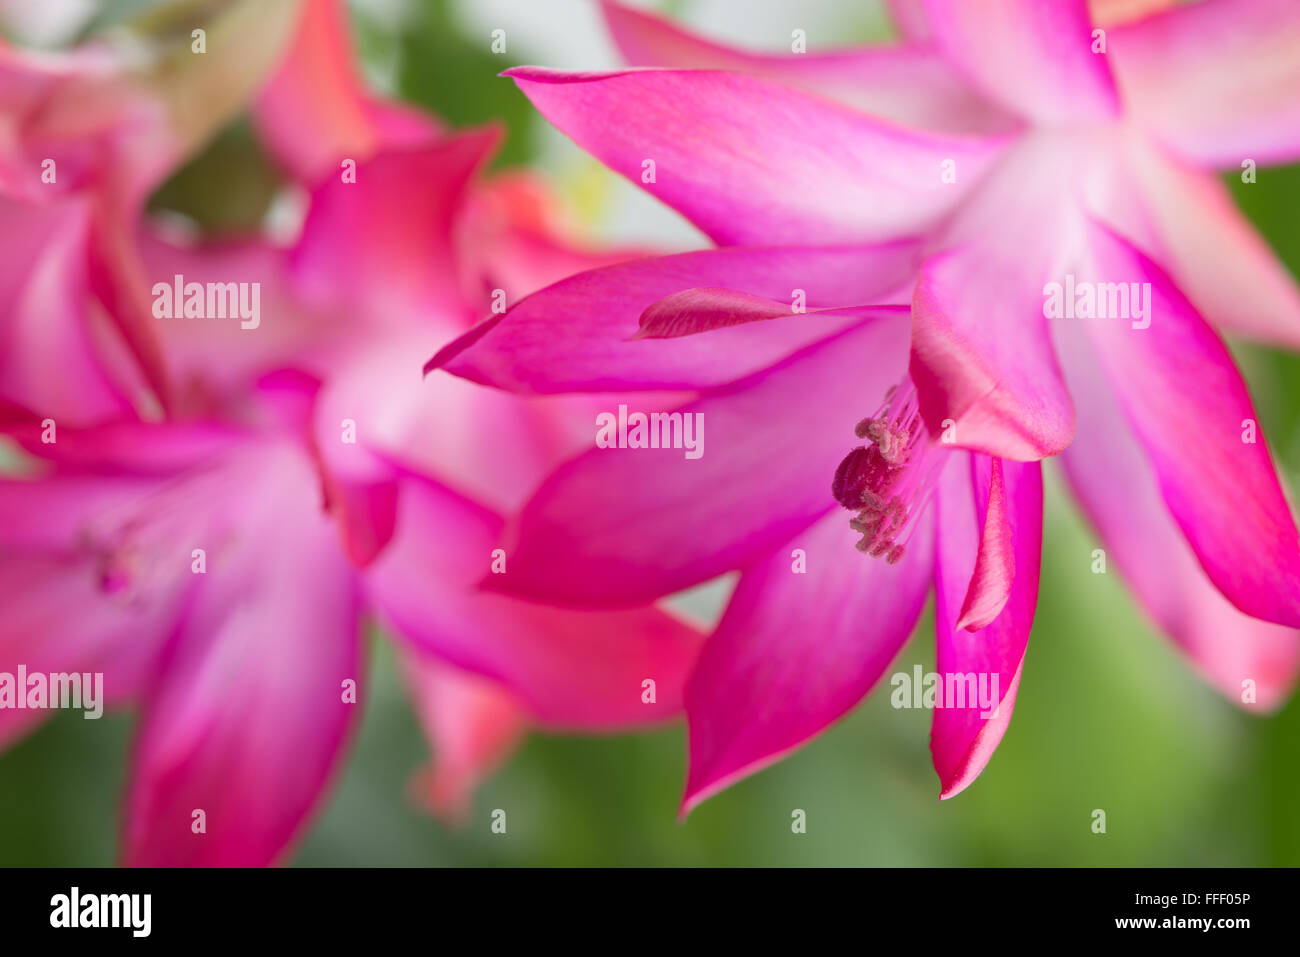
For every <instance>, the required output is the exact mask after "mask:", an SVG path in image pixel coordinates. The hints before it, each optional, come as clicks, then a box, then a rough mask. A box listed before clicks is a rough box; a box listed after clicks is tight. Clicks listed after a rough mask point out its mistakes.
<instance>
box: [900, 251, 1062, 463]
mask: <svg viewBox="0 0 1300 957" xmlns="http://www.w3.org/2000/svg"><path fill="white" fill-rule="evenodd" d="M1042 281H1043V280H1042V277H1041V276H1040V275H1038V274H1036V273H1034V272H1033V271H1031V270H1030V269H1028V268H1025V270H1024V271H1023V274H1017V272H1016V271H1015V270H1014V269H1011V268H1008V267H1007V266H1005V264H1003V263H1002V262H1000V261H999V260H998V259H996V258H994V257H992V256H989V255H986V254H985V251H984V250H983V249H982V248H981V247H971V248H965V249H956V250H952V251H949V252H946V253H941V254H939V255H937V256H934V257H932V258H930V259H928V260H926V262H925V264H924V265H923V266H922V269H921V277H920V279H919V280H918V282H917V285H916V292H915V295H914V297H913V300H912V359H911V373H912V380H913V381H914V382H915V383H916V388H917V392H918V394H919V396H920V404H921V414H922V416H923V417H924V418H925V424H926V426H927V427H928V428H929V429H930V431H931V433H932V434H934V435H940V434H942V433H943V432H944V431H945V430H948V429H949V427H950V426H951V431H950V433H949V434H950V435H951V436H952V438H953V440H954V444H956V445H957V446H959V447H961V448H968V449H973V450H976V451H981V452H987V453H989V454H992V455H999V456H1002V457H1005V458H1009V459H1015V460H1019V461H1027V460H1032V459H1039V458H1044V457H1046V456H1049V455H1056V454H1057V453H1059V452H1060V451H1061V450H1062V449H1063V448H1065V447H1066V445H1068V444H1069V441H1070V436H1071V434H1072V433H1073V430H1074V409H1073V407H1072V406H1071V405H1070V396H1069V393H1068V392H1067V391H1066V389H1065V384H1064V383H1063V382H1062V381H1061V372H1060V367H1059V366H1058V365H1057V361H1056V356H1055V354H1054V352H1053V350H1052V342H1051V338H1050V336H1049V334H1048V330H1047V322H1046V320H1045V319H1044V318H1043V297H1042V293H1041V289H1042Z"/></svg>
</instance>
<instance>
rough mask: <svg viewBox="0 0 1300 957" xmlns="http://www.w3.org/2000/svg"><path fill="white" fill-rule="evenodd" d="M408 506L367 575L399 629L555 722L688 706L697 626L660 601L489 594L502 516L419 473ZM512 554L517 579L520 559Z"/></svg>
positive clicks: (604, 724)
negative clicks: (586, 604) (567, 603)
mask: <svg viewBox="0 0 1300 957" xmlns="http://www.w3.org/2000/svg"><path fill="white" fill-rule="evenodd" d="M398 514H399V516H400V521H399V524H398V529H397V535H396V536H395V537H394V539H393V541H392V543H391V544H390V545H389V547H388V549H387V550H386V551H385V552H384V553H383V554H382V555H381V556H380V557H379V559H378V560H377V561H375V562H374V563H373V564H372V565H370V566H369V567H368V568H367V569H366V573H365V582H366V587H367V591H368V594H369V595H370V597H371V599H372V600H373V602H374V603H375V605H376V606H377V607H378V609H379V611H380V613H381V616H382V618H383V619H384V620H385V621H386V622H387V623H388V624H389V625H390V626H391V627H392V629H393V630H394V631H395V632H396V633H397V634H398V635H399V636H400V637H402V638H404V639H405V640H407V641H409V642H411V643H412V644H413V645H414V646H415V647H417V648H419V649H421V650H422V651H423V652H425V653H432V654H435V655H437V656H438V657H440V658H442V659H444V660H446V661H448V662H450V663H452V664H454V665H456V666H457V667H459V668H462V669H464V670H466V671H472V672H475V673H477V674H480V675H483V676H485V677H488V678H491V679H493V680H494V681H496V682H498V683H499V684H500V685H502V686H503V687H504V688H506V689H507V690H508V691H509V692H510V693H511V694H512V695H513V696H514V697H515V698H516V699H517V700H518V701H519V702H520V703H521V704H523V705H524V706H526V707H527V709H528V712H529V714H530V715H531V716H532V717H533V718H535V719H536V720H537V721H539V722H541V723H543V724H546V725H549V726H551V727H555V728H561V729H574V728H579V729H584V730H611V729H615V728H622V727H628V726H638V725H644V724H651V723H655V722H659V721H662V720H664V719H665V718H668V717H671V716H672V715H674V714H675V713H676V712H677V711H678V710H679V709H680V707H681V689H682V686H683V684H684V683H685V679H686V675H687V673H688V672H689V670H690V667H691V665H692V664H693V663H694V661H695V656H696V653H697V651H698V649H699V643H700V640H701V635H700V634H699V632H698V630H697V629H695V628H694V627H692V626H690V625H688V624H685V623H683V622H682V621H680V620H678V619H677V618H675V617H673V616H671V615H668V614H666V613H664V612H661V611H659V610H657V609H654V608H637V609H631V610H628V611H614V612H574V611H564V610H560V609H555V608H547V607H544V606H542V605H536V604H532V603H529V602H523V601H516V600H514V599H510V598H503V597H501V596H498V595H492V594H487V593H485V592H482V591H480V590H479V589H478V588H477V587H476V585H477V582H478V580H479V579H481V578H482V577H483V575H484V574H490V572H489V569H491V567H492V565H493V563H494V561H495V560H496V558H495V557H494V555H493V549H494V548H495V547H497V546H498V545H499V544H500V527H501V520H500V519H499V518H498V517H497V516H496V515H494V514H493V513H491V512H489V511H486V510H484V509H482V508H479V507H477V506H475V505H474V504H473V503H472V502H469V501H467V500H466V499H464V498H462V497H460V496H457V495H455V494H454V493H451V492H449V491H447V490H445V489H443V488H440V487H439V486H436V485H434V484H432V483H429V482H425V481H422V480H419V479H411V480H408V481H406V482H404V483H403V487H402V496H401V499H400V501H399V506H398ZM503 560H504V561H505V569H506V571H505V572H504V573H502V576H501V577H506V578H508V577H509V576H510V575H512V574H514V570H513V569H514V565H513V563H514V561H515V558H514V556H513V555H511V554H509V553H506V555H505V556H504V559H503ZM647 681H652V682H654V686H653V687H654V691H655V693H654V696H653V697H654V700H653V701H650V700H647V699H646V697H645V696H646V692H647V686H646V685H645V682H647Z"/></svg>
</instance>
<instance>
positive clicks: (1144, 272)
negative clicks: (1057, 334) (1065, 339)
mask: <svg viewBox="0 0 1300 957" xmlns="http://www.w3.org/2000/svg"><path fill="white" fill-rule="evenodd" d="M1090 246H1091V252H1092V259H1093V266H1092V269H1091V273H1090V274H1085V275H1081V276H1080V277H1079V279H1080V280H1086V281H1093V282H1100V281H1105V282H1112V283H1113V282H1121V283H1143V284H1147V283H1149V285H1150V289H1149V295H1145V296H1144V298H1145V299H1146V300H1147V302H1146V316H1147V318H1148V319H1149V321H1150V324H1149V327H1147V328H1141V325H1142V322H1145V321H1146V320H1142V322H1140V321H1139V320H1137V319H1133V320H1128V319H1076V320H1065V319H1063V320H1057V322H1058V324H1068V323H1071V322H1077V323H1080V324H1081V325H1082V326H1083V328H1084V329H1085V330H1086V332H1087V334H1088V335H1089V338H1090V340H1091V341H1092V342H1093V343H1094V344H1095V346H1096V348H1097V351H1098V355H1099V357H1100V361H1101V365H1102V368H1103V369H1104V370H1105V373H1106V378H1107V381H1108V382H1109V383H1110V387H1111V388H1112V389H1113V390H1115V392H1116V393H1117V395H1118V396H1119V399H1120V403H1121V405H1122V406H1123V409H1124V413H1125V416H1126V418H1127V419H1128V421H1129V423H1130V425H1131V427H1132V428H1133V431H1134V433H1135V434H1136V435H1137V437H1138V439H1139V441H1140V442H1141V444H1142V445H1143V447H1144V448H1145V449H1146V452H1147V454H1148V456H1149V457H1150V460H1151V464H1152V466H1153V468H1154V470H1155V473H1156V475H1157V476H1158V479H1159V483H1160V488H1161V491H1162V493H1163V495H1164V498H1165V501H1166V502H1167V503H1168V505H1169V510H1170V512H1171V513H1172V514H1173V516H1174V519H1175V520H1176V521H1177V522H1178V525H1179V526H1180V527H1181V528H1182V530H1183V532H1184V533H1185V534H1186V535H1187V538H1188V541H1189V542H1190V543H1191V545H1192V548H1193V550H1194V551H1195V552H1196V554H1197V557H1198V558H1199V559H1200V561H1201V563H1202V565H1204V567H1205V570H1206V572H1207V573H1208V574H1209V576H1210V578H1211V580H1212V581H1214V583H1215V584H1216V585H1217V586H1218V587H1219V589H1220V590H1221V591H1222V592H1223V593H1224V595H1225V596H1227V598H1228V599H1229V600H1230V601H1231V602H1232V603H1233V604H1234V605H1236V606H1237V607H1238V608H1240V609H1241V610H1242V611H1244V612H1246V613H1247V614H1249V615H1252V616H1254V617H1256V618H1262V619H1264V620H1266V621H1274V622H1277V623H1279V624H1286V625H1291V626H1292V627H1295V626H1297V625H1300V535H1298V534H1297V531H1296V526H1295V522H1294V521H1293V519H1292V517H1291V512H1290V509H1289V508H1288V506H1287V503H1286V499H1285V497H1284V496H1283V494H1282V489H1281V487H1280V486H1279V484H1278V479H1277V473H1276V471H1275V470H1274V467H1273V462H1272V459H1271V458H1270V456H1269V451H1268V445H1267V443H1266V442H1265V441H1264V436H1263V433H1262V430H1261V429H1260V428H1259V426H1258V424H1257V423H1258V421H1259V419H1258V416H1257V415H1256V413H1255V410H1254V407H1253V405H1252V404H1251V401H1250V395H1249V394H1248V393H1247V391H1246V386H1245V383H1244V382H1243V381H1242V379H1241V375H1240V373H1238V371H1237V368H1236V366H1235V365H1234V364H1233V361H1232V357H1231V356H1230V355H1229V354H1228V351H1227V349H1225V348H1224V345H1223V343H1222V341H1221V340H1220V339H1219V338H1218V336H1217V335H1215V333H1214V331H1213V330H1212V329H1211V328H1210V327H1209V326H1208V325H1207V324H1206V323H1205V321H1204V320H1203V319H1202V318H1201V317H1200V316H1199V315H1197V314H1196V311H1195V310H1194V309H1193V308H1192V306H1191V305H1190V304H1189V303H1188V302H1187V300H1186V299H1184V298H1183V296H1182V294H1181V293H1180V292H1179V291H1178V289H1177V288H1176V287H1175V286H1174V285H1173V283H1171V282H1170V280H1169V278H1168V277H1167V276H1166V275H1165V274H1164V273H1163V272H1161V271H1160V269H1159V268H1158V267H1157V266H1156V265H1155V264H1154V263H1152V262H1151V261H1150V260H1149V259H1147V258H1146V257H1145V256H1143V255H1142V254H1141V253H1140V252H1138V251H1137V250H1136V249H1135V248H1134V247H1133V246H1132V245H1131V244H1129V243H1128V242H1126V241H1125V240H1123V239H1122V238H1120V237H1119V236H1117V235H1116V234H1114V233H1112V232H1110V231H1109V230H1106V229H1104V228H1102V227H1093V229H1092V232H1091V239H1090ZM1135 326H1136V328H1135ZM1063 330H1064V331H1065V332H1068V331H1069V329H1068V327H1066V326H1063ZM1252 428H1253V430H1254V433H1253V434H1254V436H1255V441H1253V442H1251V441H1248V438H1249V436H1250V434H1251V433H1250V431H1249V430H1251V429H1252Z"/></svg>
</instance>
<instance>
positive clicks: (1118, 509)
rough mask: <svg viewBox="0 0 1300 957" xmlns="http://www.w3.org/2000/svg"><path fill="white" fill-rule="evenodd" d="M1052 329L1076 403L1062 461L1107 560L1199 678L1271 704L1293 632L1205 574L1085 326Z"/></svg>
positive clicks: (1291, 667) (1285, 672)
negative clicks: (1256, 613) (1248, 608)
mask: <svg viewBox="0 0 1300 957" xmlns="http://www.w3.org/2000/svg"><path fill="white" fill-rule="evenodd" d="M1154 328H1155V327H1154V325H1153V326H1152V329H1148V330H1146V332H1144V333H1138V334H1140V335H1145V334H1146V333H1147V332H1151V331H1152V330H1153V329H1154ZM1059 331H1060V332H1061V333H1062V344H1063V348H1062V356H1063V357H1064V359H1063V361H1064V363H1065V367H1066V373H1067V375H1068V377H1069V381H1070V385H1071V388H1072V389H1073V390H1074V394H1075V396H1076V397H1077V399H1078V408H1079V427H1078V432H1077V433H1076V435H1075V439H1074V442H1073V443H1071V445H1070V447H1069V448H1068V449H1066V451H1065V453H1064V454H1063V455H1062V456H1061V464H1062V465H1063V466H1064V468H1065V474H1066V477H1067V478H1068V479H1069V482H1070V486H1071V488H1072V490H1073V492H1074V494H1075V497H1076V498H1078V500H1079V503H1080V505H1082V507H1083V510H1084V511H1085V513H1086V514H1087V515H1088V517H1089V518H1090V519H1091V520H1092V524H1093V526H1094V527H1095V528H1096V530H1097V533H1098V534H1099V535H1100V537H1101V544H1102V545H1103V546H1104V547H1105V554H1106V560H1107V563H1108V565H1111V564H1113V566H1114V567H1116V568H1118V569H1119V571H1120V572H1121V573H1122V574H1123V576H1124V579H1125V581H1127V582H1128V584H1129V585H1130V587H1132V589H1133V591H1134V592H1135V593H1136V595H1137V599H1138V602H1139V603H1140V604H1141V606H1142V608H1143V609H1145V611H1146V613H1147V614H1148V615H1149V616H1150V617H1151V619H1152V620H1153V621H1154V622H1155V623H1156V625H1158V626H1159V627H1160V628H1161V629H1163V630H1164V632H1165V633H1166V634H1168V635H1169V637H1170V638H1172V639H1173V641H1174V642H1175V643H1176V644H1177V645H1178V646H1179V648H1181V649H1182V651H1183V652H1184V654H1186V655H1187V656H1188V658H1190V659H1191V662H1192V665H1193V666H1194V667H1195V668H1196V670H1197V671H1198V672H1199V673H1200V674H1202V675H1203V676H1204V677H1205V680H1206V681H1208V682H1209V683H1210V684H1211V685H1213V686H1214V687H1215V688H1217V689H1218V690H1219V691H1221V692H1222V693H1223V694H1225V695H1226V696H1227V697H1228V698H1229V699H1230V700H1232V701H1234V702H1237V703H1239V704H1244V705H1245V706H1248V707H1255V706H1258V707H1260V708H1263V709H1271V708H1275V707H1277V706H1278V705H1280V704H1281V703H1282V702H1283V701H1284V700H1285V698H1286V695H1287V694H1288V692H1289V691H1290V689H1291V687H1292V686H1293V684H1294V682H1295V678H1296V674H1297V671H1298V670H1300V635H1298V634H1297V632H1296V631H1295V630H1293V629H1291V628H1286V627H1283V626H1281V625H1274V624H1270V623H1268V622H1264V621H1260V620H1258V619H1256V618H1251V617H1249V616H1248V615H1245V614H1243V613H1242V612H1240V611H1238V610H1237V609H1236V608H1234V607H1233V606H1232V604H1231V602H1229V601H1228V599H1227V598H1225V597H1224V596H1223V594H1222V593H1220V591H1219V589H1218V588H1217V587H1215V585H1214V584H1213V583H1212V582H1211V581H1210V579H1209V577H1208V576H1207V575H1206V573H1205V570H1204V569H1203V568H1202V567H1201V564H1200V563H1199V562H1198V561H1197V558H1196V553H1195V552H1193V551H1192V548H1191V547H1190V545H1189V544H1188V541H1187V536H1185V535H1184V534H1183V532H1182V530H1181V529H1180V528H1179V527H1178V525H1177V524H1176V523H1175V522H1174V520H1173V517H1172V516H1171V515H1170V513H1169V506H1168V505H1166V503H1165V500H1164V498H1163V497H1162V495H1161V490H1160V484H1159V483H1160V479H1159V476H1158V474H1157V472H1156V470H1155V468H1153V463H1152V461H1151V459H1150V458H1149V456H1148V455H1147V453H1146V451H1145V450H1144V448H1143V447H1142V445H1141V444H1140V443H1139V442H1138V440H1137V437H1136V435H1135V434H1134V429H1133V427H1132V426H1131V425H1130V424H1129V422H1128V421H1127V420H1126V418H1125V415H1124V412H1123V410H1122V409H1121V407H1120V405H1119V402H1118V400H1117V397H1116V396H1115V395H1114V393H1113V392H1112V389H1111V386H1110V383H1109V382H1108V381H1107V380H1106V377H1105V373H1104V372H1103V370H1102V368H1101V367H1100V366H1099V365H1098V363H1097V359H1096V357H1095V356H1093V355H1092V349H1091V348H1090V347H1089V345H1088V343H1087V341H1086V337H1087V333H1086V332H1085V331H1084V330H1082V329H1077V330H1073V331H1072V332H1071V331H1070V330H1065V329H1062V330H1059ZM1067 334H1068V338H1066V337H1065V336H1066V335H1067ZM1245 682H1251V683H1253V686H1254V689H1255V692H1256V695H1255V699H1256V700H1255V701H1254V702H1253V703H1252V702H1249V701H1248V700H1246V701H1243V692H1244V691H1245V690H1246V688H1247V687H1248V686H1247V685H1246V684H1245Z"/></svg>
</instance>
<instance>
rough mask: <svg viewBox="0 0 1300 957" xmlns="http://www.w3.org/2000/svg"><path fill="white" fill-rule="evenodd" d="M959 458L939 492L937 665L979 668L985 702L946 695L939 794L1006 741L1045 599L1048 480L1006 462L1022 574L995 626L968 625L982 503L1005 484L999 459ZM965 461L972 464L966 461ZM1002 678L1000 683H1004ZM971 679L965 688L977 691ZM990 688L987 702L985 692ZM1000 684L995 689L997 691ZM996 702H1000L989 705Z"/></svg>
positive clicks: (948, 671) (935, 731) (1033, 467)
mask: <svg viewBox="0 0 1300 957" xmlns="http://www.w3.org/2000/svg"><path fill="white" fill-rule="evenodd" d="M968 462H969V465H968V466H967V467H964V468H962V467H957V466H956V465H955V464H954V465H950V466H949V467H948V468H947V470H946V471H945V473H944V476H943V481H942V484H941V485H940V487H939V489H938V490H937V492H936V499H937V508H938V512H937V514H936V518H935V531H936V538H937V546H936V555H935V633H936V653H935V665H936V668H935V670H936V671H937V672H938V674H939V675H940V676H941V677H943V678H944V684H945V685H947V683H948V676H949V675H956V676H967V675H970V676H974V679H975V690H976V692H977V700H976V701H975V702H971V701H970V699H969V697H966V700H965V701H961V700H948V701H940V704H941V705H942V704H947V705H949V706H948V707H938V708H936V709H935V712H934V723H933V726H932V728H931V731H930V753H931V756H932V757H933V759H934V769H935V771H937V772H938V774H939V781H940V785H941V790H940V795H939V796H940V798H943V799H946V798H950V797H954V796H956V795H957V794H959V793H961V792H962V791H963V790H965V789H966V788H967V787H969V786H970V784H971V782H972V781H974V780H975V778H976V777H978V776H979V774H980V772H981V771H983V770H984V767H985V765H987V764H988V761H989V759H990V758H991V757H992V756H993V751H994V750H995V749H996V748H997V746H998V743H999V742H1000V741H1001V740H1002V736H1003V734H1004V733H1005V732H1006V729H1007V725H1008V724H1009V723H1010V720H1011V712H1012V710H1013V708H1014V707H1015V698H1016V691H1017V689H1018V688H1019V685H1020V671H1021V668H1022V666H1023V664H1024V658H1025V648H1026V646H1027V644H1028V642H1029V631H1030V628H1031V627H1032V625H1033V621H1034V608H1035V606H1036V605H1037V603H1038V566H1039V558H1040V553H1041V549H1042V536H1043V483H1042V474H1041V469H1040V466H1039V465H1038V463H1036V462H1030V463H1019V462H1003V463H1001V465H1000V469H1001V471H1002V474H1003V481H1004V482H1005V504H1006V521H1007V523H1008V524H1009V526H1010V541H1011V545H1012V547H1013V549H1014V552H1015V558H1014V561H1015V569H1016V576H1015V581H1014V582H1013V583H1012V586H1011V590H1010V593H1009V595H1008V596H1007V599H1006V603H1005V605H1004V607H1003V608H1002V611H1001V613H1000V614H999V615H998V616H997V617H996V618H995V619H994V620H993V621H992V622H991V623H990V624H989V625H987V626H986V627H984V628H982V629H980V630H978V631H973V632H972V631H968V630H966V629H965V628H962V627H959V625H960V622H959V621H958V615H959V609H960V608H961V607H962V596H963V595H965V594H966V593H967V588H968V584H969V583H970V582H971V578H972V574H973V573H977V568H976V565H977V560H976V555H977V553H978V550H979V548H980V538H981V533H980V518H981V513H982V507H981V506H982V502H983V501H985V500H988V499H989V498H991V496H990V488H991V486H992V484H993V483H995V482H996V478H995V477H994V473H993V462H992V461H990V460H989V459H988V458H987V457H985V456H981V455H973V456H969V457H968ZM962 464H963V465H965V464H966V463H962ZM995 682H996V689H995ZM969 688H970V684H969V681H968V680H967V681H966V683H965V685H964V688H963V695H966V694H969V691H968V690H967V689H969ZM981 688H982V689H983V691H984V693H985V694H986V700H985V701H983V702H981V701H979V700H978V692H979V691H980V689H981ZM995 690H996V693H994V691H995ZM994 701H997V702H999V703H998V704H996V705H994V706H993V707H985V705H989V704H992V702H994Z"/></svg>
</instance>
